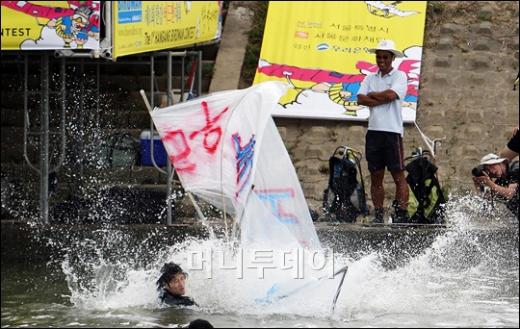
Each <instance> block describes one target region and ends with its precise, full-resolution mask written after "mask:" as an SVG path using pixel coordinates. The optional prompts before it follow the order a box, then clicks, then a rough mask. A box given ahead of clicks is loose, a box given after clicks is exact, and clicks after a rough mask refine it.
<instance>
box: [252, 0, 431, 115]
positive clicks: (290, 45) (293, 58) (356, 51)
mask: <svg viewBox="0 0 520 329" xmlns="http://www.w3.org/2000/svg"><path fill="white" fill-rule="evenodd" d="M425 17H426V1H349V2H343V1H330V2H329V1H326V2H325V1H324V2H321V1H280V2H275V1H271V2H269V10H268V14H267V21H266V24H265V31H264V37H263V43H262V51H261V54H260V59H259V63H258V68H257V73H256V76H255V80H254V83H260V82H263V81H268V80H280V81H285V82H289V83H290V84H292V86H293V87H294V88H292V89H290V90H289V91H288V92H287V94H285V95H284V97H282V98H281V100H280V102H279V105H280V106H279V107H277V108H276V110H275V112H274V115H276V116H285V117H303V118H319V119H342V120H362V121H365V120H368V109H367V108H365V107H363V106H358V104H357V91H358V89H359V86H360V84H361V81H363V79H364V77H365V76H366V75H368V74H371V73H375V72H377V65H376V64H375V55H374V54H372V53H369V52H368V49H371V48H374V47H375V46H376V45H377V43H378V42H379V41H380V40H382V39H390V40H393V41H394V42H395V44H396V47H397V49H398V50H400V51H401V52H403V53H404V56H405V57H403V58H396V60H395V61H394V62H393V67H394V68H397V69H399V70H401V71H404V72H405V73H406V74H407V77H408V91H407V95H406V97H405V99H404V103H403V119H404V121H405V122H413V121H415V117H416V108H417V100H418V96H419V95H418V90H419V79H420V65H421V58H422V45H423V37H424V22H425Z"/></svg>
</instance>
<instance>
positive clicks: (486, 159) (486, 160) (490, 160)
mask: <svg viewBox="0 0 520 329" xmlns="http://www.w3.org/2000/svg"><path fill="white" fill-rule="evenodd" d="M504 161H507V159H506V158H501V157H499V156H498V155H496V154H493V153H489V154H487V155H484V156H483V157H482V159H480V164H481V165H494V164H497V163H502V162H504Z"/></svg>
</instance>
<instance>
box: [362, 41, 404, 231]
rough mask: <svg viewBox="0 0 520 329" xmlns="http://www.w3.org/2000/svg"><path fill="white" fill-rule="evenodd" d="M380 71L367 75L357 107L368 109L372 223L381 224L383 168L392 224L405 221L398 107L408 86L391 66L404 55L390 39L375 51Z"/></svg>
mask: <svg viewBox="0 0 520 329" xmlns="http://www.w3.org/2000/svg"><path fill="white" fill-rule="evenodd" d="M369 52H372V53H375V54H376V63H377V66H378V68H379V71H378V72H377V73H376V74H371V75H368V76H367V77H366V78H365V80H363V83H362V84H361V87H360V88H359V91H358V104H359V105H364V106H367V107H368V108H369V109H370V117H369V119H368V132H367V135H366V142H365V154H366V158H367V162H368V170H369V171H370V179H371V188H370V192H371V195H372V202H373V204H374V210H375V218H374V220H373V222H374V223H383V215H384V207H383V203H384V198H385V190H384V186H383V178H384V176H385V166H386V167H387V168H388V170H389V171H390V173H391V174H392V177H393V179H394V182H395V185H396V195H395V199H396V201H397V205H396V207H395V214H394V215H393V216H392V217H393V221H392V222H393V223H407V222H408V212H407V208H408V184H407V183H406V178H405V174H404V156H403V118H402V114H401V113H402V111H401V105H402V102H403V99H404V97H405V95H406V89H407V83H406V75H405V73H404V72H401V71H398V70H397V69H395V68H393V67H392V62H393V60H394V59H395V58H396V57H403V54H402V53H401V52H400V51H398V50H396V49H395V44H394V42H393V41H392V40H382V41H381V42H379V44H378V45H377V47H376V48H374V49H369Z"/></svg>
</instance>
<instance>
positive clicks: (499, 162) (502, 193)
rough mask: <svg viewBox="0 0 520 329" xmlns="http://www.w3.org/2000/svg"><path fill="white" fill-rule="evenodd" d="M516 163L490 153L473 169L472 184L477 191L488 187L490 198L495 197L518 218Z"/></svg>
mask: <svg viewBox="0 0 520 329" xmlns="http://www.w3.org/2000/svg"><path fill="white" fill-rule="evenodd" d="M518 171H519V169H518V161H515V162H509V160H508V159H506V158H501V157H499V156H498V155H496V154H493V153H490V154H487V155H485V156H484V157H483V158H482V159H481V160H480V165H479V166H478V167H476V168H473V170H472V172H471V173H472V175H473V182H474V184H475V187H476V188H477V190H478V191H482V190H483V189H482V188H483V187H484V188H485V187H488V188H489V192H486V193H490V194H491V197H494V196H497V199H498V201H501V202H503V203H504V204H505V205H506V206H507V208H508V209H509V210H510V211H511V212H512V213H513V214H515V216H516V217H518V205H519V192H518Z"/></svg>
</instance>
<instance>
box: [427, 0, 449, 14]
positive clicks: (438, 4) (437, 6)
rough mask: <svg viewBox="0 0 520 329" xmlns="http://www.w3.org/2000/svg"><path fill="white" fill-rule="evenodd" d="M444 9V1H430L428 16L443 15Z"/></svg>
mask: <svg viewBox="0 0 520 329" xmlns="http://www.w3.org/2000/svg"><path fill="white" fill-rule="evenodd" d="M444 9H445V8H444V3H442V1H428V8H427V11H428V14H434V15H441V14H442V13H443V12H444Z"/></svg>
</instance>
